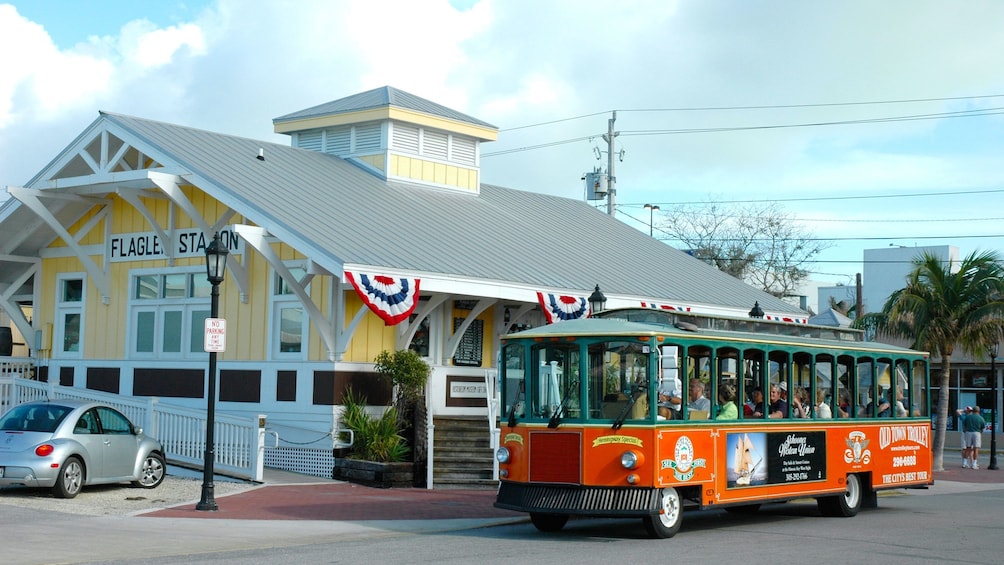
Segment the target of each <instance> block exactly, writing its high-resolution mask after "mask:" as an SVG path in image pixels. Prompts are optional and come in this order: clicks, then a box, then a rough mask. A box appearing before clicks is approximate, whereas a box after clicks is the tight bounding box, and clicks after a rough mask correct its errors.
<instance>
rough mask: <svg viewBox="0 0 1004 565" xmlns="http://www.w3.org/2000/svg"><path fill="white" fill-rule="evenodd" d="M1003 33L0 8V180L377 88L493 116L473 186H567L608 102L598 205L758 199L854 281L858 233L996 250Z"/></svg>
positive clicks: (1000, 12) (809, 24) (656, 18)
mask: <svg viewBox="0 0 1004 565" xmlns="http://www.w3.org/2000/svg"><path fill="white" fill-rule="evenodd" d="M1002 29H1004V2H999V1H996V0H986V1H980V0H969V1H966V2H957V1H951V0H944V1H931V0H884V1H882V2H874V1H871V0H867V1H857V0H845V1H841V2H801V1H796V0H791V1H773V0H763V1H758V2H735V1H730V0H679V1H672V0H654V1H632V0H625V1H622V2H617V3H611V2H606V1H594V0H548V1H546V2H541V1H539V0H535V1H529V0H452V1H448V0H412V1H409V0H385V1H381V0H360V1H348V0H298V1H292V0H287V1H279V0H191V1H186V2H181V1H174V0H158V1H157V2H135V1H130V0H104V1H98V0H90V1H88V0H75V1H74V0H30V1H28V0H25V1H20V0H18V1H14V2H9V3H3V0H0V53H3V55H0V69H2V72H0V187H6V186H23V185H25V184H27V183H28V181H29V180H31V178H32V177H33V176H35V174H37V173H38V172H39V171H40V170H42V169H43V168H44V167H45V166H46V165H47V164H48V163H49V162H50V161H51V160H52V159H53V158H55V157H56V156H57V155H58V153H59V152H60V151H62V150H63V149H64V148H66V147H67V146H68V145H70V144H71V143H72V142H73V140H74V138H75V137H76V136H77V135H78V134H80V133H81V132H82V131H83V130H84V128H86V127H87V126H88V125H89V124H90V123H91V122H93V121H94V120H95V119H96V118H97V117H98V112H99V111H108V112H115V113H120V114H127V115H133V116H138V117H142V118H147V119H154V120H161V121H165V122H170V123H175V124H180V125H186V126H193V127H197V128H201V129H206V130H210V131H216V132H221V133H226V134H232V135H239V136H244V137H250V138H254V139H260V140H265V141H272V142H277V143H289V138H288V137H287V136H284V135H278V134H275V133H274V132H273V128H272V119H274V118H276V117H278V116H282V115H284V114H288V113H290V112H294V111H297V110H301V109H304V108H308V107H311V106H315V105H318V104H321V103H324V102H328V101H332V100H336V99H339V98H342V97H345V96H349V95H352V94H356V93H359V92H363V91H365V90H369V89H372V88H377V87H381V86H388V85H389V86H393V87H395V88H398V89H401V90H404V91H407V92H410V93H412V94H415V95H418V96H421V97H423V98H426V99H429V100H432V101H435V102H437V103H440V104H443V105H445V106H447V107H450V108H453V109H455V110H459V111H461V112H464V113H467V114H468V115H471V116H474V117H476V118H478V119H481V120H484V121H486V122H488V123H491V124H493V125H495V126H497V127H498V128H499V130H500V132H499V139H498V141H495V142H492V143H487V144H484V145H482V148H481V152H482V156H481V173H482V174H481V180H482V182H485V183H490V184H497V185H502V186H507V187H511V188H518V189H522V190H529V191H534V192H540V193H547V194H554V195H559V196H564V197H568V198H576V199H583V198H584V183H583V181H582V177H583V175H584V174H585V173H586V172H589V171H592V170H594V168H596V167H600V168H603V169H605V168H606V167H607V150H608V147H607V144H606V142H605V141H604V140H603V138H602V135H603V134H605V133H606V131H607V128H608V122H609V120H611V119H612V118H613V116H614V112H616V120H615V121H614V129H615V131H616V132H617V136H616V137H615V144H614V149H613V151H614V154H615V156H616V157H617V158H616V159H615V165H614V173H615V176H616V179H617V184H616V187H617V197H616V206H615V209H614V213H615V216H616V217H617V218H618V219H620V220H622V221H624V222H626V223H628V224H629V225H632V226H634V227H636V228H638V229H639V230H642V231H644V232H648V231H649V228H650V226H649V220H650V213H649V210H647V209H645V208H644V205H645V204H655V205H658V206H659V207H660V210H659V212H656V213H654V214H653V215H652V219H653V220H654V222H653V223H654V226H653V227H652V231H653V233H654V235H655V236H656V237H660V238H663V239H667V238H666V237H665V234H664V233H661V232H660V230H659V227H658V226H659V222H660V220H659V216H660V215H662V214H666V213H673V214H681V213H688V210H689V211H694V210H696V209H698V208H699V206H700V205H702V204H703V203H706V202H708V201H712V200H714V201H717V202H722V203H728V204H729V205H732V206H737V207H739V208H740V209H741V208H743V207H745V206H750V207H753V206H755V205H757V204H759V203H776V204H777V205H778V206H779V207H780V209H781V210H782V212H783V213H784V214H785V215H786V217H787V218H788V219H789V221H791V222H794V223H796V224H797V226H798V227H800V228H802V229H803V230H804V231H805V233H806V234H807V235H808V236H809V237H812V238H813V239H819V240H821V241H823V242H825V243H826V245H827V249H826V250H825V251H824V252H823V253H821V254H820V255H819V256H818V257H817V261H816V262H815V264H814V265H813V266H812V268H811V270H812V278H813V279H814V280H817V281H820V282H822V283H825V284H853V282H854V275H855V273H859V272H862V263H861V261H862V251H863V250H864V249H876V248H882V247H888V246H891V245H901V246H907V247H912V246H927V245H954V246H957V247H959V248H960V251H961V253H962V255H967V254H969V253H972V252H975V251H983V250H996V251H1000V250H1004V227H1002V226H1004V159H1002V157H1004V128H1002V125H1004V33H1001V30H1002ZM6 196H7V195H6V193H2V194H0V199H3V198H6ZM593 203H594V204H595V205H597V206H599V207H601V208H603V209H604V210H606V205H605V203H603V202H601V201H595V202H593ZM667 243H669V244H674V243H677V242H673V241H667ZM677 244H678V243H677ZM865 283H866V284H867V281H865Z"/></svg>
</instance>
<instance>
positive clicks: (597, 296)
mask: <svg viewBox="0 0 1004 565" xmlns="http://www.w3.org/2000/svg"><path fill="white" fill-rule="evenodd" d="M588 300H589V311H590V312H592V313H593V314H595V313H597V312H602V311H603V308H604V307H605V306H606V304H607V297H606V296H603V293H602V292H600V285H596V289H595V290H593V293H592V294H590V295H589V299H588Z"/></svg>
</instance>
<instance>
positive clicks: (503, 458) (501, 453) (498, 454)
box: [495, 445, 510, 463]
mask: <svg viewBox="0 0 1004 565" xmlns="http://www.w3.org/2000/svg"><path fill="white" fill-rule="evenodd" d="M509 457H510V453H509V448H508V447H506V446H504V445H503V446H501V447H499V448H498V449H496V450H495V460H496V461H498V462H499V463H508V462H509Z"/></svg>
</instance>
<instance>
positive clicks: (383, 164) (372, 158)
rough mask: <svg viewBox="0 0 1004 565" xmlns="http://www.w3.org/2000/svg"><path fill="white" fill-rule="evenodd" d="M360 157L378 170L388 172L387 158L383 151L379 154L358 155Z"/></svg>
mask: <svg viewBox="0 0 1004 565" xmlns="http://www.w3.org/2000/svg"><path fill="white" fill-rule="evenodd" d="M358 159H359V160H360V161H362V162H363V163H366V164H367V165H370V166H371V167H373V168H375V169H377V170H380V171H384V172H387V158H386V157H385V156H384V154H383V153H380V154H379V155H363V156H361V157H358Z"/></svg>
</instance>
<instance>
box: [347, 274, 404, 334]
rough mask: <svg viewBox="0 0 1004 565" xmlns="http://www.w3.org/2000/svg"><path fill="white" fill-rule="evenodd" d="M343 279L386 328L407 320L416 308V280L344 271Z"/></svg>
mask: <svg viewBox="0 0 1004 565" xmlns="http://www.w3.org/2000/svg"><path fill="white" fill-rule="evenodd" d="M345 278H347V279H349V282H350V283H352V286H353V287H354V288H355V289H356V292H357V293H358V294H359V297H360V298H362V300H363V303H364V304H366V306H369V309H370V310H372V311H373V313H374V314H376V315H377V316H380V318H381V319H382V320H383V321H384V323H385V324H387V325H388V326H395V325H397V324H399V323H401V322H402V321H404V320H406V319H408V316H410V315H411V313H412V312H414V311H415V307H416V306H418V285H419V282H420V281H419V279H417V278H407V277H401V278H393V277H388V276H385V275H364V274H358V273H357V274H353V273H351V272H349V271H345ZM357 278H358V280H357Z"/></svg>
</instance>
